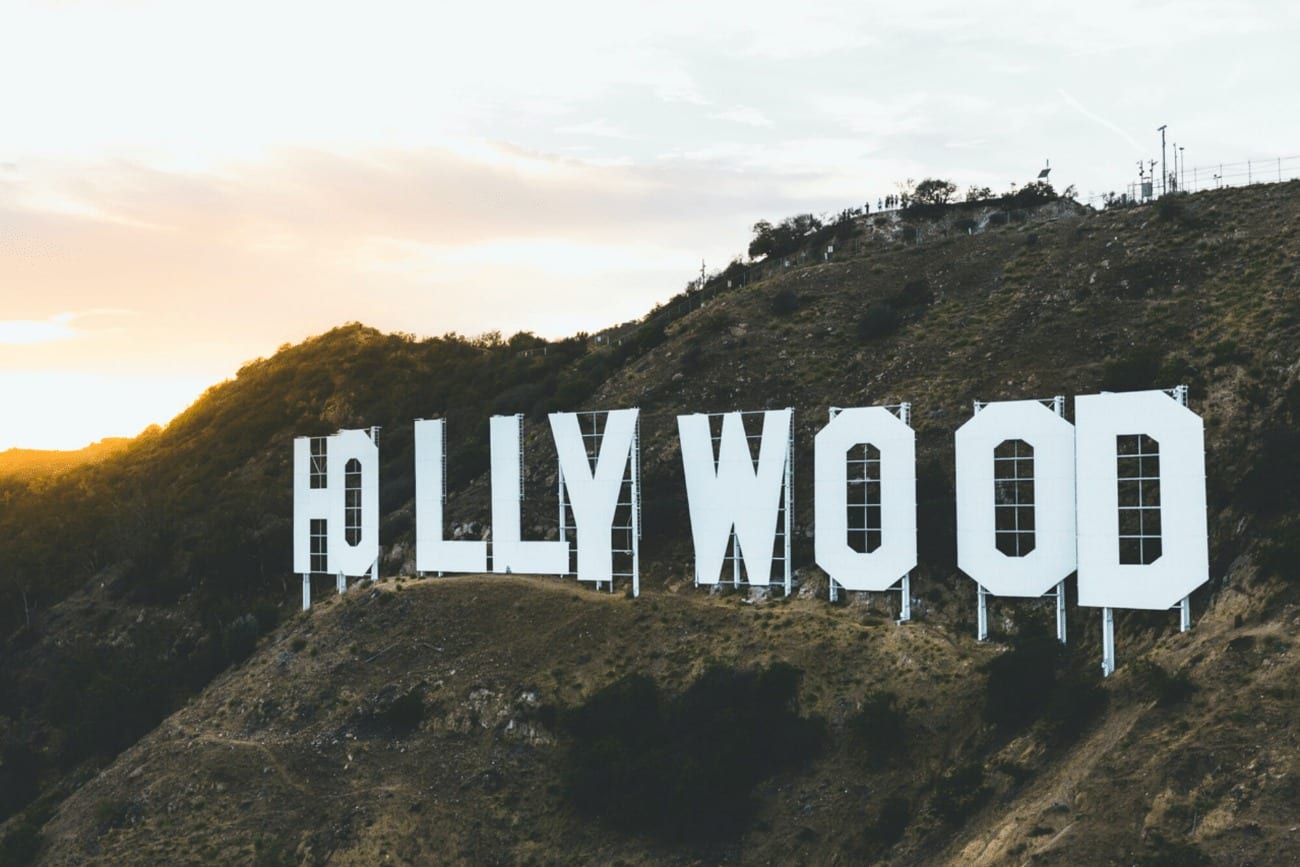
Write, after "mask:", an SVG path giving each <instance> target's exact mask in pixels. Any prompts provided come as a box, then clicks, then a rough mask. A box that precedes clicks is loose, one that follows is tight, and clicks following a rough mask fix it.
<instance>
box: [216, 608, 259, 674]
mask: <svg viewBox="0 0 1300 867" xmlns="http://www.w3.org/2000/svg"><path fill="white" fill-rule="evenodd" d="M260 634H261V628H260V626H259V625H258V622H257V618H256V617H255V616H253V615H252V614H244V615H241V616H240V617H237V618H235V619H234V620H233V621H231V622H230V623H228V624H226V628H225V629H223V630H221V646H222V647H223V648H224V649H225V651H226V656H228V657H229V658H230V661H231V662H242V661H243V660H245V659H247V658H248V655H249V654H250V653H252V652H253V648H254V647H256V646H257V636H258V635H260Z"/></svg>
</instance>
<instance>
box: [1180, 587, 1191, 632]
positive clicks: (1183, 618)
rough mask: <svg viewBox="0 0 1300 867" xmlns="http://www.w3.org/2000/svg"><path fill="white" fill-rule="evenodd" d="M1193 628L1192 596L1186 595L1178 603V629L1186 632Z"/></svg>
mask: <svg viewBox="0 0 1300 867" xmlns="http://www.w3.org/2000/svg"><path fill="white" fill-rule="evenodd" d="M1191 628H1192V597H1191V596H1190V595H1189V596H1184V597H1183V601H1182V602H1179V603H1178V631H1179V632H1186V631H1187V630H1189V629H1191Z"/></svg>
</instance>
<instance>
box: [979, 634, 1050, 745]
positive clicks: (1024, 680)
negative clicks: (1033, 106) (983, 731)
mask: <svg viewBox="0 0 1300 867" xmlns="http://www.w3.org/2000/svg"><path fill="white" fill-rule="evenodd" d="M1063 656H1064V651H1063V649H1062V647H1061V643H1060V642H1059V641H1057V640H1056V639H1055V638H1054V637H1053V636H1050V635H1033V636H1030V637H1028V638H1025V639H1021V640H1018V641H1017V642H1016V644H1015V645H1013V646H1012V647H1010V648H1009V649H1007V650H1006V651H1005V652H1004V653H1002V655H1001V656H997V657H994V658H993V659H991V660H989V662H988V663H986V664H985V671H986V672H988V677H989V679H988V683H987V685H986V689H985V696H984V718H985V719H986V720H988V721H989V722H991V723H993V725H995V726H997V727H998V728H1001V729H1008V730H1015V729H1018V728H1020V727H1021V726H1023V725H1025V724H1026V723H1028V722H1030V721H1032V720H1033V719H1034V718H1035V717H1036V716H1037V715H1038V714H1039V713H1040V712H1041V711H1042V710H1043V708H1044V707H1045V706H1046V704H1047V699H1048V696H1049V694H1050V693H1051V691H1052V688H1053V687H1054V686H1055V684H1056V670H1057V667H1058V666H1059V665H1060V663H1061V662H1062V658H1063Z"/></svg>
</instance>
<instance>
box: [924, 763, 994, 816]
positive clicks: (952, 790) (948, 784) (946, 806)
mask: <svg viewBox="0 0 1300 867" xmlns="http://www.w3.org/2000/svg"><path fill="white" fill-rule="evenodd" d="M983 795H984V766H983V765H981V764H980V763H979V762H969V763H967V764H965V765H961V766H959V767H956V768H953V769H951V770H949V771H948V772H947V773H945V774H944V775H943V776H942V777H940V778H939V781H938V782H937V783H936V784H935V786H934V799H933V800H932V801H931V803H932V804H933V805H934V811H935V813H937V814H938V816H939V818H941V819H943V820H944V821H945V822H957V821H960V820H961V819H964V818H965V817H966V816H968V815H970V814H971V813H972V812H974V811H975V808H976V807H978V806H979V803H980V801H981V800H982V798H983Z"/></svg>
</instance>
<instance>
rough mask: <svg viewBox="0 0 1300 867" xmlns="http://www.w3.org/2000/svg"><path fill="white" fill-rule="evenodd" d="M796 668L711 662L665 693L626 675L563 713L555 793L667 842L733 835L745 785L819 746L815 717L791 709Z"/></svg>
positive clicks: (750, 803) (744, 804)
mask: <svg viewBox="0 0 1300 867" xmlns="http://www.w3.org/2000/svg"><path fill="white" fill-rule="evenodd" d="M800 676H801V672H799V671H798V669H795V668H792V667H790V666H788V665H783V664H779V663H778V664H776V665H773V666H772V667H770V668H767V669H762V670H746V671H740V670H735V669H726V668H713V669H710V670H708V671H706V672H705V673H704V674H703V675H701V676H700V677H699V678H698V679H697V680H696V681H695V682H694V683H693V684H692V685H691V686H690V687H689V688H688V689H687V690H686V692H685V693H683V694H682V695H680V696H678V697H676V698H667V697H664V696H662V695H661V694H660V692H659V688H658V686H657V685H656V684H655V682H654V681H653V680H651V679H650V678H648V677H646V676H645V675H640V674H634V675H629V676H627V677H624V678H622V679H621V680H618V681H616V682H615V683H613V684H611V685H610V686H608V687H606V688H604V689H602V690H601V691H599V692H597V693H596V694H594V695H593V696H592V697H591V698H590V699H589V700H588V701H587V702H586V703H585V704H583V705H582V706H580V707H578V708H575V709H573V710H571V711H569V712H567V713H566V714H565V715H564V718H563V722H564V726H565V728H566V729H567V730H568V733H569V734H570V735H571V736H572V737H573V743H572V745H571V746H570V748H569V750H568V753H567V756H566V761H565V769H564V778H565V791H566V794H567V797H568V798H569V800H570V801H571V802H572V803H573V804H574V806H575V807H577V808H578V809H579V810H581V811H582V812H584V813H586V814H588V815H592V816H595V817H597V818H600V819H602V820H604V821H606V822H609V823H610V824H611V825H613V826H615V827H617V828H620V829H622V830H624V831H631V832H637V833H648V834H653V835H656V836H659V837H661V838H664V839H666V840H669V841H681V840H706V839H710V838H725V837H733V836H735V835H736V834H738V833H739V832H740V831H741V830H743V828H744V827H745V826H746V825H747V824H748V823H749V820H750V819H751V818H752V816H753V812H754V809H755V806H756V805H755V802H754V799H753V795H752V792H753V788H754V786H755V785H756V784H757V783H759V782H760V781H761V780H764V779H766V778H768V777H770V776H772V775H773V774H776V773H778V772H780V771H782V770H786V769H788V768H791V767H793V766H795V765H798V764H800V763H802V762H803V761H805V760H806V759H808V758H810V757H811V756H813V755H814V754H815V753H816V752H817V750H818V749H819V748H820V746H821V743H822V737H823V727H822V724H821V721H820V720H816V719H808V718H804V717H801V716H799V714H798V684H799V679H800Z"/></svg>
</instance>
